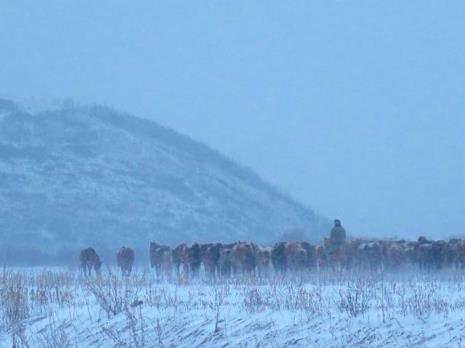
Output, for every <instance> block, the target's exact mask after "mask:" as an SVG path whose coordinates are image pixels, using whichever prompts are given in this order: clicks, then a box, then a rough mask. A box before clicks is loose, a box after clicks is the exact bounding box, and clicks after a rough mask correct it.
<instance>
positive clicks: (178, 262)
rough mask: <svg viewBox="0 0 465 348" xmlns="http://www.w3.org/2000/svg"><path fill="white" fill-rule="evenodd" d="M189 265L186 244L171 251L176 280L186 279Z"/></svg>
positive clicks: (189, 253)
mask: <svg viewBox="0 0 465 348" xmlns="http://www.w3.org/2000/svg"><path fill="white" fill-rule="evenodd" d="M190 263H191V250H190V248H189V247H188V246H187V245H186V244H184V243H183V244H180V245H178V246H177V247H176V248H174V249H173V265H174V270H175V272H176V276H177V277H178V279H179V278H180V277H184V278H188V277H189V271H190Z"/></svg>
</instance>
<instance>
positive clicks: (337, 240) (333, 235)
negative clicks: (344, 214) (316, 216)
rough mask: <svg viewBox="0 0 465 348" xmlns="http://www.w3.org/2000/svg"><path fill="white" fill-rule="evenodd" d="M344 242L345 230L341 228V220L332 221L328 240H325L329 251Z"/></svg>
mask: <svg viewBox="0 0 465 348" xmlns="http://www.w3.org/2000/svg"><path fill="white" fill-rule="evenodd" d="M345 241H346V230H345V229H344V227H342V224H341V220H338V219H336V220H334V227H333V228H332V229H331V232H330V234H329V239H328V240H327V242H328V246H329V249H330V250H329V251H334V250H336V249H338V248H339V247H340V246H342V245H343V244H344V242H345Z"/></svg>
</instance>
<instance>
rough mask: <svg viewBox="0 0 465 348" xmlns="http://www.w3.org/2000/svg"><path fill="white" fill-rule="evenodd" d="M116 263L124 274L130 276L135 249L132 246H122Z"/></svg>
mask: <svg viewBox="0 0 465 348" xmlns="http://www.w3.org/2000/svg"><path fill="white" fill-rule="evenodd" d="M116 263H117V264H118V267H119V268H120V269H121V274H122V275H123V276H129V275H130V274H131V272H132V265H133V263H134V250H132V249H131V248H126V247H124V246H123V247H121V249H120V250H119V251H118V253H117V254H116Z"/></svg>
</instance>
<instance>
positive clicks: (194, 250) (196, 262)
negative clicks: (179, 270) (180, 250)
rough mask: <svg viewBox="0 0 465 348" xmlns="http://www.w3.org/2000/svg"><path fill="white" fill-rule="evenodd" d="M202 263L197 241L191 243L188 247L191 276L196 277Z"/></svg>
mask: <svg viewBox="0 0 465 348" xmlns="http://www.w3.org/2000/svg"><path fill="white" fill-rule="evenodd" d="M201 264H202V251H201V249H200V245H199V244H198V243H194V244H192V246H191V248H190V258H189V266H190V272H191V275H192V276H193V277H198V275H199V270H200V265H201Z"/></svg>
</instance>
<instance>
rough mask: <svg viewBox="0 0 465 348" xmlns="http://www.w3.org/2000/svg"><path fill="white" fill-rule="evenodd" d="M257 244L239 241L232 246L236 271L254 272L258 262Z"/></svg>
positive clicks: (242, 272) (243, 272)
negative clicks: (256, 256) (256, 255)
mask: <svg viewBox="0 0 465 348" xmlns="http://www.w3.org/2000/svg"><path fill="white" fill-rule="evenodd" d="M256 250H257V246H256V245H255V244H254V243H251V242H238V243H236V244H234V246H233V247H232V256H233V258H232V261H233V269H234V271H235V273H239V274H249V275H251V274H254V273H255V268H256V266H257V263H256V258H255V254H256Z"/></svg>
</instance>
